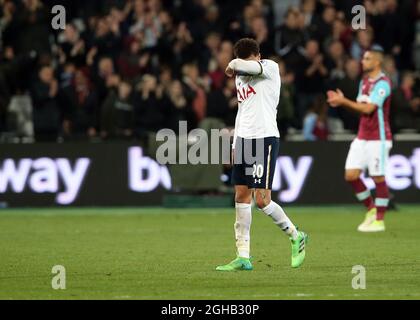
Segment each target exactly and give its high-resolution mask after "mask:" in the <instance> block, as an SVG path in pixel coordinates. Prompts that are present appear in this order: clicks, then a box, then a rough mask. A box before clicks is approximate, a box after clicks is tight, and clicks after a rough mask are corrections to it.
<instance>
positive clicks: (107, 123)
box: [101, 81, 134, 139]
mask: <svg viewBox="0 0 420 320" xmlns="http://www.w3.org/2000/svg"><path fill="white" fill-rule="evenodd" d="M132 91H133V88H132V86H131V84H130V83H129V82H127V81H121V82H120V84H119V85H118V89H117V90H112V91H111V92H110V93H109V95H108V97H107V99H106V100H105V103H104V105H103V107H102V109H101V129H102V131H101V136H102V138H115V137H116V138H123V139H125V138H131V137H132V136H133V133H134V131H133V129H134V121H133V120H134V97H133V94H132Z"/></svg>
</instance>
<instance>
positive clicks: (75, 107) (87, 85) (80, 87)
mask: <svg viewBox="0 0 420 320" xmlns="http://www.w3.org/2000/svg"><path fill="white" fill-rule="evenodd" d="M64 69H65V72H66V73H67V74H68V75H69V79H70V81H69V82H68V83H64V87H63V88H62V89H61V90H60V94H59V101H60V105H61V106H62V108H63V135H64V138H65V139H73V140H74V139H83V138H85V137H89V138H93V137H95V136H96V128H97V127H98V125H97V116H98V101H97V95H96V91H95V89H94V88H93V86H92V83H91V81H90V79H89V77H88V75H87V74H86V70H82V69H79V70H75V66H74V65H73V64H71V63H68V64H66V66H65V68H64Z"/></svg>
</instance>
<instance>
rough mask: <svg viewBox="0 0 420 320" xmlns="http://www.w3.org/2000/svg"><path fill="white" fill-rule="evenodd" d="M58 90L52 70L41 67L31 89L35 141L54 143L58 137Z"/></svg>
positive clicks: (59, 121) (59, 118)
mask: <svg viewBox="0 0 420 320" xmlns="http://www.w3.org/2000/svg"><path fill="white" fill-rule="evenodd" d="M58 89H59V88H58V82H57V80H56V79H55V76H54V69H53V68H52V67H50V66H44V67H42V68H41V69H40V71H39V73H38V77H37V79H36V80H35V82H34V83H33V85H32V88H31V95H32V100H33V106H34V110H33V119H34V129H35V139H36V141H56V139H57V137H58V134H59V130H60V126H61V125H60V123H61V114H60V111H61V110H60V109H59V106H58V103H57V94H58Z"/></svg>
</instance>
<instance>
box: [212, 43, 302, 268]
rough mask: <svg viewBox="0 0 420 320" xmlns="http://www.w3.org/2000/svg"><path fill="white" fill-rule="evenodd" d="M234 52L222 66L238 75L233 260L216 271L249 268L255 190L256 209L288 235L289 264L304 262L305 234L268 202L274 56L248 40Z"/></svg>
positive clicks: (276, 81) (274, 143)
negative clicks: (268, 57)
mask: <svg viewBox="0 0 420 320" xmlns="http://www.w3.org/2000/svg"><path fill="white" fill-rule="evenodd" d="M234 51H235V56H236V57H237V59H234V60H232V61H231V62H230V63H229V66H228V67H227V69H226V75H227V76H228V77H233V76H235V77H236V88H237V94H238V103H239V108H238V115H237V117H236V124H235V136H234V141H233V149H234V152H233V154H234V157H233V158H234V164H233V173H232V179H233V183H234V185H235V202H236V206H235V207H236V222H235V236H236V247H237V258H236V259H235V260H233V261H232V262H230V263H229V264H227V265H224V266H219V267H217V269H216V270H218V271H239V270H252V269H253V266H252V263H251V260H250V228H251V221H252V208H251V202H252V197H253V194H254V195H255V202H256V204H257V206H258V208H259V209H260V210H262V211H263V212H264V213H265V214H267V215H268V216H270V217H271V218H272V219H273V221H274V223H275V224H276V225H277V226H279V227H280V228H281V229H282V230H283V231H284V232H285V233H286V234H287V235H288V236H289V237H290V241H291V244H292V262H291V265H292V267H293V268H297V267H299V266H300V265H302V263H303V261H304V259H305V245H306V243H307V241H308V236H307V235H306V234H305V233H304V232H301V231H298V230H297V228H296V227H295V226H294V225H293V223H292V222H291V221H290V219H289V218H288V217H287V215H286V214H285V212H284V211H283V209H282V208H281V207H280V206H279V205H278V204H277V203H275V202H273V201H272V200H271V188H272V184H273V178H274V171H275V166H276V162H277V157H278V154H279V141H280V139H279V138H280V134H279V131H278V128H277V122H276V118H277V117H276V116H277V106H278V104H279V99H280V88H281V80H280V72H279V67H278V64H277V63H276V62H274V61H272V60H261V55H260V48H259V45H258V43H257V42H256V41H255V40H253V39H249V38H245V39H241V40H239V41H238V42H237V43H236V44H235V48H234Z"/></svg>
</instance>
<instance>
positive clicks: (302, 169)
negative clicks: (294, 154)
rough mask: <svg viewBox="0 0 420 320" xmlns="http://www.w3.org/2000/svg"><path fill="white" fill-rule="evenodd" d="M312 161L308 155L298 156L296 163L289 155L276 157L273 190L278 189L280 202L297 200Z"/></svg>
mask: <svg viewBox="0 0 420 320" xmlns="http://www.w3.org/2000/svg"><path fill="white" fill-rule="evenodd" d="M312 162H313V157H310V156H303V157H299V158H298V160H297V162H296V165H295V164H294V163H293V160H292V158H291V157H285V156H282V157H279V158H278V159H277V165H276V171H275V172H274V180H273V191H279V200H280V201H281V202H288V203H290V202H294V201H295V200H297V198H298V197H299V195H300V193H301V192H302V188H303V185H304V183H305V180H306V178H307V177H308V174H309V170H310V169H311V166H312ZM286 185H287V187H286ZM285 187H286V188H285Z"/></svg>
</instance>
